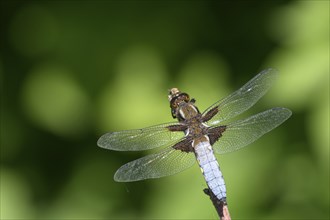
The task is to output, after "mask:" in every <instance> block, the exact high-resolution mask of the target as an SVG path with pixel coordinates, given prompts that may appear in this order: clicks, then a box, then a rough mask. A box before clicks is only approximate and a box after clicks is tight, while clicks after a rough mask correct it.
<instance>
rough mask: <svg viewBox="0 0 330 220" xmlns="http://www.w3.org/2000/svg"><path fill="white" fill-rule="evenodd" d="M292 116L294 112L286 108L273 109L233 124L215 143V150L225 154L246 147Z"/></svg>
mask: <svg viewBox="0 0 330 220" xmlns="http://www.w3.org/2000/svg"><path fill="white" fill-rule="evenodd" d="M291 114H292V112H291V111H290V110H289V109H286V108H272V109H269V110H267V111H264V112H261V113H258V114H256V115H253V116H251V117H249V118H246V119H243V120H240V121H236V122H233V123H231V124H229V125H228V126H227V128H226V130H225V131H224V132H223V134H222V136H221V137H220V138H219V140H218V141H217V142H215V143H214V145H213V149H214V151H215V152H216V153H218V154H224V153H229V152H232V151H235V150H238V149H240V148H242V147H245V146H247V145H248V144H250V143H252V142H254V141H256V140H257V139H258V138H260V137H261V136H262V135H264V134H265V133H267V132H269V131H271V130H273V129H274V128H276V127H277V126H279V125H280V124H282V123H283V122H284V121H285V120H287V119H288V118H289V117H290V116H291Z"/></svg>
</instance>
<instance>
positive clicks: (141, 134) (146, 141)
mask: <svg viewBox="0 0 330 220" xmlns="http://www.w3.org/2000/svg"><path fill="white" fill-rule="evenodd" d="M177 125H179V124H178V123H166V124H161V125H156V126H151V127H147V128H143V129H135V130H126V131H118V132H111V133H107V134H104V135H102V136H101V137H100V139H99V140H98V141H97V145H98V146H99V147H102V148H106V149H110V150H117V151H139V150H148V149H153V148H157V147H161V146H165V145H167V144H168V143H170V142H173V141H175V140H179V139H181V138H183V137H184V133H183V132H178V131H176V132H174V131H170V130H169V129H168V127H169V126H177Z"/></svg>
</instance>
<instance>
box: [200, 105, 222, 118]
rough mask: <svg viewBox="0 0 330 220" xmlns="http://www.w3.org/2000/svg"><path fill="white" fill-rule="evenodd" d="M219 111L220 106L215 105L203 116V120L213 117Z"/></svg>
mask: <svg viewBox="0 0 330 220" xmlns="http://www.w3.org/2000/svg"><path fill="white" fill-rule="evenodd" d="M218 112H219V108H218V106H215V107H214V108H212V109H210V110H209V111H208V112H207V113H206V114H205V115H204V116H203V118H202V121H203V122H207V121H209V120H211V119H212V118H213V116H215V115H216V114H217V113H218Z"/></svg>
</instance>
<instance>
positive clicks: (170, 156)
mask: <svg viewBox="0 0 330 220" xmlns="http://www.w3.org/2000/svg"><path fill="white" fill-rule="evenodd" d="M195 161H196V159H195V155H194V154H193V153H191V152H190V153H186V152H183V151H180V150H175V149H174V148H172V147H167V148H165V149H164V150H162V151H160V152H159V153H155V154H150V155H147V156H145V157H142V158H139V159H137V160H134V161H131V162H129V163H127V164H125V165H123V166H122V167H120V168H119V169H118V170H117V172H116V173H115V176H114V179H115V181H117V182H132V181H138V180H144V179H152V178H160V177H164V176H169V175H173V174H176V173H178V172H181V171H183V170H185V169H187V168H189V167H191V166H192V165H193V164H194V163H195Z"/></svg>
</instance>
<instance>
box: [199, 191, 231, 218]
mask: <svg viewBox="0 0 330 220" xmlns="http://www.w3.org/2000/svg"><path fill="white" fill-rule="evenodd" d="M203 191H204V193H205V194H206V195H208V196H209V197H210V199H211V201H212V203H213V206H214V208H215V209H216V210H217V213H218V215H219V217H220V220H231V218H230V214H229V209H228V205H227V201H226V199H223V200H219V199H218V198H217V197H216V196H215V195H214V194H213V192H212V191H211V190H210V189H209V188H207V189H204V190H203Z"/></svg>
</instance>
